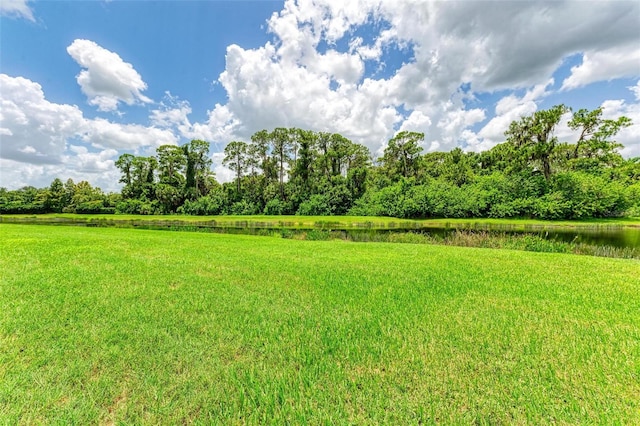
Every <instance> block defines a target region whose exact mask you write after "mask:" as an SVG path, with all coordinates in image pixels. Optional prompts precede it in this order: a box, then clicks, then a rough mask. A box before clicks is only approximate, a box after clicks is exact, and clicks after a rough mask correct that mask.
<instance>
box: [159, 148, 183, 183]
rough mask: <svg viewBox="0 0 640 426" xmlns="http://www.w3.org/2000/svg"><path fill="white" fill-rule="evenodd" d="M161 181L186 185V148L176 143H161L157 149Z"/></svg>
mask: <svg viewBox="0 0 640 426" xmlns="http://www.w3.org/2000/svg"><path fill="white" fill-rule="evenodd" d="M156 153H157V156H158V170H159V172H160V176H159V177H160V183H163V184H166V185H170V186H172V187H174V188H180V187H181V186H183V185H184V180H185V178H184V175H183V174H182V173H183V172H184V168H185V167H186V165H187V157H186V156H185V153H184V150H183V149H182V148H180V147H179V146H176V145H161V146H159V147H158V149H157V150H156Z"/></svg>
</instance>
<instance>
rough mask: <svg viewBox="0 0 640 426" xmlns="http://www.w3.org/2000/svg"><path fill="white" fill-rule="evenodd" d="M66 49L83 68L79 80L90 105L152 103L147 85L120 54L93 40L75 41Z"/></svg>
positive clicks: (113, 106) (108, 106)
mask: <svg viewBox="0 0 640 426" xmlns="http://www.w3.org/2000/svg"><path fill="white" fill-rule="evenodd" d="M67 52H68V53H69V55H71V57H72V58H73V59H74V60H75V61H76V62H77V63H78V65H80V66H81V67H82V68H84V69H83V70H82V71H80V74H78V75H77V77H76V80H77V81H78V84H79V85H80V88H81V89H82V92H83V93H84V94H85V95H86V96H87V98H88V99H89V103H90V104H91V105H95V106H97V107H98V109H99V110H100V111H115V110H117V108H118V103H119V102H124V103H126V104H127V105H133V104H134V103H149V102H151V99H149V98H147V97H146V96H144V95H143V94H142V92H143V91H144V90H146V89H147V84H146V83H145V82H144V81H143V80H142V77H141V76H140V74H138V72H137V71H136V70H135V69H134V68H133V66H132V65H131V64H130V63H128V62H125V61H123V60H122V58H120V56H119V55H118V54H117V53H115V52H111V51H109V50H107V49H105V48H103V47H101V46H99V45H98V44H96V43H95V42H93V41H91V40H82V39H77V40H74V41H73V43H71V45H69V47H67Z"/></svg>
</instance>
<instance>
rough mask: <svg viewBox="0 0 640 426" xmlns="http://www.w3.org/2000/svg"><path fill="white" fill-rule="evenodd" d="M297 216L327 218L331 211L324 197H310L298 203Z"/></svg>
mask: <svg viewBox="0 0 640 426" xmlns="http://www.w3.org/2000/svg"><path fill="white" fill-rule="evenodd" d="M296 214H297V215H300V216H329V215H330V214H331V209H330V207H329V203H328V202H327V199H326V197H325V196H324V195H320V194H316V195H312V196H311V198H309V199H308V200H307V201H303V202H302V203H300V207H298V211H297V212H296Z"/></svg>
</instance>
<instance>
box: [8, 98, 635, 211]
mask: <svg viewBox="0 0 640 426" xmlns="http://www.w3.org/2000/svg"><path fill="white" fill-rule="evenodd" d="M567 117H568V118H569V119H568V125H569V127H570V128H571V129H573V130H575V131H576V132H578V133H579V136H578V137H577V140H576V141H575V142H574V143H570V142H566V141H561V140H559V139H558V137H557V135H556V134H555V130H556V128H557V126H558V124H559V123H560V121H561V120H563V119H567ZM629 125H630V120H629V119H628V118H627V117H619V118H617V119H604V118H603V117H602V109H601V108H597V109H595V110H592V111H588V110H585V109H580V110H578V111H576V112H571V110H570V109H569V108H567V107H566V106H564V105H557V106H554V107H552V108H550V109H548V110H540V111H537V112H535V113H533V114H531V115H529V116H525V117H521V118H520V119H518V120H516V121H514V122H513V123H511V125H510V127H509V129H508V130H507V131H506V133H505V137H506V141H505V142H504V143H501V144H498V145H496V146H494V147H493V148H491V149H490V150H487V151H484V152H480V153H474V152H464V151H463V150H462V149H461V148H455V149H453V150H451V151H450V152H428V153H425V154H421V151H422V149H423V148H422V142H423V141H424V134H423V133H418V132H409V131H400V132H398V133H397V134H396V135H394V136H393V137H392V138H391V139H390V140H389V142H388V144H387V146H386V148H385V150H384V154H383V155H382V157H381V158H379V159H378V163H377V164H376V165H373V159H372V158H371V154H370V152H369V150H368V149H367V148H366V147H365V146H363V145H360V144H357V143H353V142H352V141H350V140H349V139H347V138H345V137H344V136H342V135H340V134H336V133H334V134H332V133H327V132H314V131H310V130H303V129H297V128H282V127H280V128H276V129H274V130H272V131H268V130H260V131H258V132H256V133H254V134H253V135H252V136H251V138H250V141H249V142H244V141H232V142H229V143H228V144H227V146H226V148H225V150H224V159H223V161H222V162H223V164H224V165H226V166H227V167H229V168H230V169H231V171H232V172H233V175H234V179H233V182H227V183H224V184H223V185H220V184H219V183H218V182H216V180H215V177H214V175H213V172H212V171H211V165H212V159H211V156H210V154H209V143H208V142H206V141H202V140H192V141H190V142H189V143H187V144H185V145H183V146H173V145H163V146H160V147H158V149H157V150H156V155H155V156H148V157H142V156H134V155H132V154H128V153H126V154H123V155H121V156H120V158H118V160H117V161H116V162H115V164H116V166H117V167H118V168H119V169H120V171H121V174H122V176H121V179H120V182H121V183H122V184H123V187H122V192H121V194H118V195H117V197H119V199H117V200H116V199H115V198H113V197H114V196H115V195H114V194H103V193H102V191H101V190H100V189H99V188H92V187H91V185H89V184H88V183H87V182H79V183H78V184H75V183H74V182H73V181H67V183H65V184H63V183H62V181H61V180H60V179H55V180H54V181H53V182H52V183H51V185H50V186H49V187H48V188H43V189H37V188H33V187H25V188H22V189H19V190H16V191H7V190H6V189H5V190H2V191H0V213H5V214H6V213H31V214H37V213H48V212H56V213H59V212H76V211H77V212H99V211H102V212H110V211H111V212H112V211H115V212H117V213H121V214H122V213H139V214H173V213H181V214H195V215H212V214H238V215H251V214H256V213H265V214H298V215H333V216H335V215H344V214H346V213H351V214H357V215H374V216H380V215H383V216H390V217H398V218H432V217H433V218H439V217H442V218H468V217H489V218H512V217H513V218H515V217H521V218H541V219H584V218H599V217H611V216H620V215H630V214H638V211H640V205H639V203H640V201H638V200H639V199H640V197H639V194H638V190H637V188H638V186H637V185H638V184H639V183H640V159H637V158H635V159H634V158H632V159H624V158H623V157H622V156H621V155H620V153H619V152H618V150H619V149H620V147H621V145H620V144H619V143H618V142H616V140H615V136H616V135H617V134H618V132H619V131H620V130H622V129H624V128H625V127H627V126H629ZM101 203H102V207H100V206H101ZM101 209H104V210H101Z"/></svg>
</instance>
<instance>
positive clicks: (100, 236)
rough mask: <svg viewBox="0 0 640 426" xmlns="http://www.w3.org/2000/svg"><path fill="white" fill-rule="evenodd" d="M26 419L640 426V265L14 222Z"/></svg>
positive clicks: (6, 414)
mask: <svg viewBox="0 0 640 426" xmlns="http://www.w3.org/2000/svg"><path fill="white" fill-rule="evenodd" d="M0 251H1V252H2V256H1V257H0V270H1V271H2V274H1V275H0V306H2V309H1V310H0V419H3V420H4V421H6V422H7V423H16V422H18V423H24V424H32V423H39V422H43V423H52V422H59V423H79V424H85V423H96V422H102V423H110V422H118V421H124V422H127V423H150V424H154V423H160V422H162V423H180V422H190V421H196V420H197V421H200V422H203V423H224V424H229V423H231V424H234V423H235V424H244V423H249V424H264V423H271V422H274V423H280V424H281V423H284V422H287V421H288V422H291V423H338V424H344V423H357V424H372V423H383V422H384V423H390V424H415V423H419V422H423V423H433V422H441V423H473V422H479V423H525V422H528V423H535V424H539V423H572V424H575V423H626V424H634V423H638V422H640V402H639V401H638V399H637V395H638V394H640V376H639V375H640V355H639V354H640V276H639V275H638V263H637V261H628V260H621V259H604V258H593V257H581V256H572V255H566V254H546V253H527V252H519V251H510V250H497V251H496V250H484V249H473V248H458V247H447V246H429V245H414V244H381V243H369V244H358V243H352V242H345V241H297V240H290V239H281V238H280V239H278V238H258V237H251V236H241V235H217V234H202V233H168V232H157V231H140V232H130V231H128V230H125V229H115V228H109V229H107V228H104V229H103V228H100V229H87V228H79V227H50V226H22V225H0Z"/></svg>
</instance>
